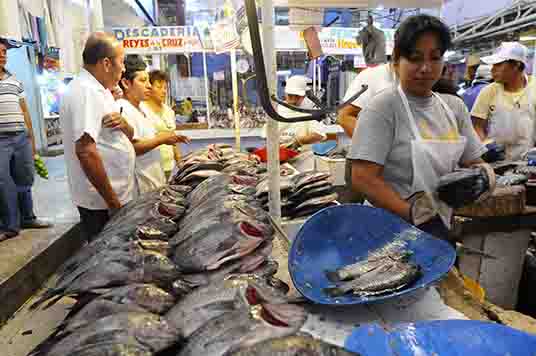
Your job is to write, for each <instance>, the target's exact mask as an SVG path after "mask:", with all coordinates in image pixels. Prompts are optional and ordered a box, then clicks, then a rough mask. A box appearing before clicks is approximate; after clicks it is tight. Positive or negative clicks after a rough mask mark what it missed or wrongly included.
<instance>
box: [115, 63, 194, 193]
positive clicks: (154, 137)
mask: <svg viewBox="0 0 536 356" xmlns="http://www.w3.org/2000/svg"><path fill="white" fill-rule="evenodd" d="M146 67H147V65H146V64H145V62H144V61H143V59H142V58H141V57H140V56H137V55H129V56H127V58H126V60H125V72H124V73H123V77H122V78H121V81H120V82H119V83H120V85H121V89H122V90H123V99H119V100H118V101H116V106H117V110H118V111H119V112H122V113H123V116H124V117H125V118H126V120H127V121H128V123H129V124H130V125H131V126H132V127H133V128H134V135H133V137H132V144H133V145H134V150H135V151H136V165H135V177H136V183H137V188H138V193H139V194H143V193H146V192H148V191H151V190H154V189H156V188H159V187H161V186H163V185H164V184H165V183H166V178H165V175H164V170H163V169H162V165H161V163H160V151H159V150H155V148H157V147H159V146H160V145H175V144H177V143H180V142H183V143H188V142H189V140H188V138H187V137H184V136H180V135H176V134H175V132H174V131H166V132H160V133H157V132H156V130H155V128H154V125H153V122H152V121H151V119H150V118H148V117H147V116H146V115H145V113H144V112H143V111H142V110H141V109H140V103H141V102H142V101H143V100H146V99H147V97H148V95H149V93H150V90H151V82H150V81H149V74H148V73H147V71H146V70H145V69H146Z"/></svg>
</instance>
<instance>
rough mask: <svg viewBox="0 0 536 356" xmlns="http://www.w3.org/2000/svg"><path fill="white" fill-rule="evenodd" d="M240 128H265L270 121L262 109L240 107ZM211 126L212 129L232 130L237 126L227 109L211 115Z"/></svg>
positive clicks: (216, 111) (213, 112)
mask: <svg viewBox="0 0 536 356" xmlns="http://www.w3.org/2000/svg"><path fill="white" fill-rule="evenodd" d="M238 110H239V115H240V127H241V128H249V129H252V128H259V127H263V126H264V125H265V124H266V122H267V119H268V116H266V113H265V112H264V110H263V109H262V108H260V107H255V108H252V107H247V106H245V105H241V106H240V107H239V109H238ZM209 126H210V128H211V129H232V128H234V126H235V122H234V118H233V117H232V116H229V111H228V110H227V109H219V110H215V111H212V112H211V113H210V120H209Z"/></svg>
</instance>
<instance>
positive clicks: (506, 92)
mask: <svg viewBox="0 0 536 356" xmlns="http://www.w3.org/2000/svg"><path fill="white" fill-rule="evenodd" d="M527 57H528V49H527V47H525V46H523V45H522V44H520V43H517V42H503V43H502V44H501V46H500V47H499V48H498V49H497V50H496V51H495V53H494V54H493V55H491V56H488V57H484V58H482V61H483V62H484V63H486V64H489V65H492V66H493V67H492V69H491V72H492V76H493V79H494V80H495V83H493V84H490V85H488V86H486V87H485V88H484V89H482V91H481V92H480V94H479V95H478V97H477V99H476V102H475V104H474V106H473V109H472V111H471V116H472V118H473V123H474V126H475V129H476V131H477V133H478V135H479V136H480V138H481V139H482V140H483V141H495V142H496V143H500V144H504V145H505V151H506V158H507V159H509V160H519V159H521V158H522V157H523V155H524V154H525V152H527V151H528V150H529V149H530V148H532V147H533V146H534V137H533V135H534V124H535V120H536V112H535V104H536V96H535V94H536V92H535V90H534V86H533V85H529V82H528V79H527V76H526V75H525V69H526V68H527V67H528V65H529V62H528V58H527Z"/></svg>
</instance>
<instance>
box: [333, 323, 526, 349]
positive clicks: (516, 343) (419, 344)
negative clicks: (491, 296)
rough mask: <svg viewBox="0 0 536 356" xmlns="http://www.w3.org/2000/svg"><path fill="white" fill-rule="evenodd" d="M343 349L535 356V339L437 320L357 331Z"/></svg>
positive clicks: (506, 329) (491, 326) (483, 326)
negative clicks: (391, 327)
mask: <svg viewBox="0 0 536 356" xmlns="http://www.w3.org/2000/svg"><path fill="white" fill-rule="evenodd" d="M344 347H345V348H346V349H347V350H348V351H351V352H355V353H358V354H360V355H361V356H377V355H382V356H415V355H419V356H432V355H440V356H506V355H509V356H534V355H535V354H536V337H535V336H534V335H530V334H527V333H524V332H522V331H519V330H515V329H512V328H510V327H507V326H504V325H499V324H496V323H489V322H482V321H476V320H436V321H422V322H417V323H410V324H400V325H397V326H395V327H394V328H393V329H391V330H388V331H387V330H386V329H385V328H384V327H382V326H380V325H378V324H370V325H364V326H361V327H359V328H356V329H355V330H354V331H353V332H352V334H351V335H350V336H349V337H348V338H347V339H346V341H345V345H344Z"/></svg>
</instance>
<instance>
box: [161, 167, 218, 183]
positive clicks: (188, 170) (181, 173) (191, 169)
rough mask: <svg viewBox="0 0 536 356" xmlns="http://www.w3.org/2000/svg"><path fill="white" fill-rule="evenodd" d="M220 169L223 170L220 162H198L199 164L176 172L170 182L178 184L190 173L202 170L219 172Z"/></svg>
mask: <svg viewBox="0 0 536 356" xmlns="http://www.w3.org/2000/svg"><path fill="white" fill-rule="evenodd" d="M222 169H223V164H221V163H220V162H200V163H196V164H192V165H189V166H187V167H185V168H184V169H181V170H179V171H177V173H176V175H175V176H174V177H173V180H172V181H176V182H180V181H181V180H182V179H183V178H185V177H186V176H188V175H189V174H190V173H193V172H197V171H203V170H214V171H221V170H222Z"/></svg>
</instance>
